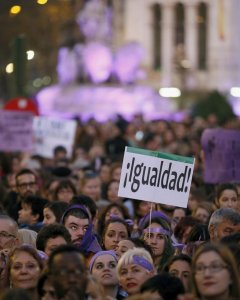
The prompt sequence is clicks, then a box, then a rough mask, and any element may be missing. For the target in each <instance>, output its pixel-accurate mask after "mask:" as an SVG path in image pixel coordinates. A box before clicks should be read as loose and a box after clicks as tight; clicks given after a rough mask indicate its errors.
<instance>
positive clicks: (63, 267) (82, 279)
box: [47, 245, 87, 298]
mask: <svg viewBox="0 0 240 300" xmlns="http://www.w3.org/2000/svg"><path fill="white" fill-rule="evenodd" d="M47 264H48V269H49V272H50V279H51V281H52V284H53V286H54V288H55V291H56V294H57V297H59V298H62V297H64V296H65V295H66V294H67V293H68V292H69V291H70V290H71V289H75V290H76V289H79V293H80V294H83V293H85V289H86V285H87V271H86V267H85V261H84V257H83V255H82V254H81V251H80V250H79V249H78V248H76V247H75V246H73V245H62V246H59V247H58V248H56V249H55V250H54V251H53V252H52V253H51V255H50V257H49V259H48V263H47Z"/></svg>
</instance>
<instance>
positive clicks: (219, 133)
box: [201, 128, 240, 183]
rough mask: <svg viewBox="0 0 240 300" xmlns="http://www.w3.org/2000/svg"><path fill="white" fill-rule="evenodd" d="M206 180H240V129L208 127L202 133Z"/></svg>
mask: <svg viewBox="0 0 240 300" xmlns="http://www.w3.org/2000/svg"><path fill="white" fill-rule="evenodd" d="M201 143H202V149H203V151H204V181H205V182H208V183H225V182H233V181H240V131H237V130H227V129H220V128H217V129H206V130H205V131H204V132H203V135H202V140H201Z"/></svg>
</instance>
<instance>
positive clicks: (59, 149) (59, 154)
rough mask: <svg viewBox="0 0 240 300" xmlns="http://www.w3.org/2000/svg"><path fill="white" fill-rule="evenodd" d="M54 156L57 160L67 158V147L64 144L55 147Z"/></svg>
mask: <svg viewBox="0 0 240 300" xmlns="http://www.w3.org/2000/svg"><path fill="white" fill-rule="evenodd" d="M53 156H54V160H55V161H58V160H60V159H65V158H67V149H66V148H65V147H64V146H62V145H58V146H56V147H55V148H54V149H53Z"/></svg>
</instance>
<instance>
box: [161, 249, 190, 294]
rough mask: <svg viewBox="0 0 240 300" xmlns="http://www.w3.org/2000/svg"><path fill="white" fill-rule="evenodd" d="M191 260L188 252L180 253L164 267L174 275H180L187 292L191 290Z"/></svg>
mask: <svg viewBox="0 0 240 300" xmlns="http://www.w3.org/2000/svg"><path fill="white" fill-rule="evenodd" d="M191 261H192V260H191V257H190V256H188V255H186V254H179V255H176V256H173V257H172V259H171V260H170V261H169V262H168V264H167V265H166V266H165V269H164V271H166V272H168V273H169V274H170V275H172V276H175V277H178V278H179V279H180V280H181V281H182V283H183V285H184V289H185V292H190V290H191V278H192V268H191Z"/></svg>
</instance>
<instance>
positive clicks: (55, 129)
mask: <svg viewBox="0 0 240 300" xmlns="http://www.w3.org/2000/svg"><path fill="white" fill-rule="evenodd" d="M76 127H77V123H76V121H73V120H59V119H54V118H48V117H34V120H33V133H34V145H33V146H34V147H33V153H34V154H39V155H41V156H43V157H46V158H53V149H54V148H55V147H56V146H59V145H61V146H64V147H65V148H66V150H67V155H68V157H71V155H72V150H73V144H74V139H75V133H76Z"/></svg>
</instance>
